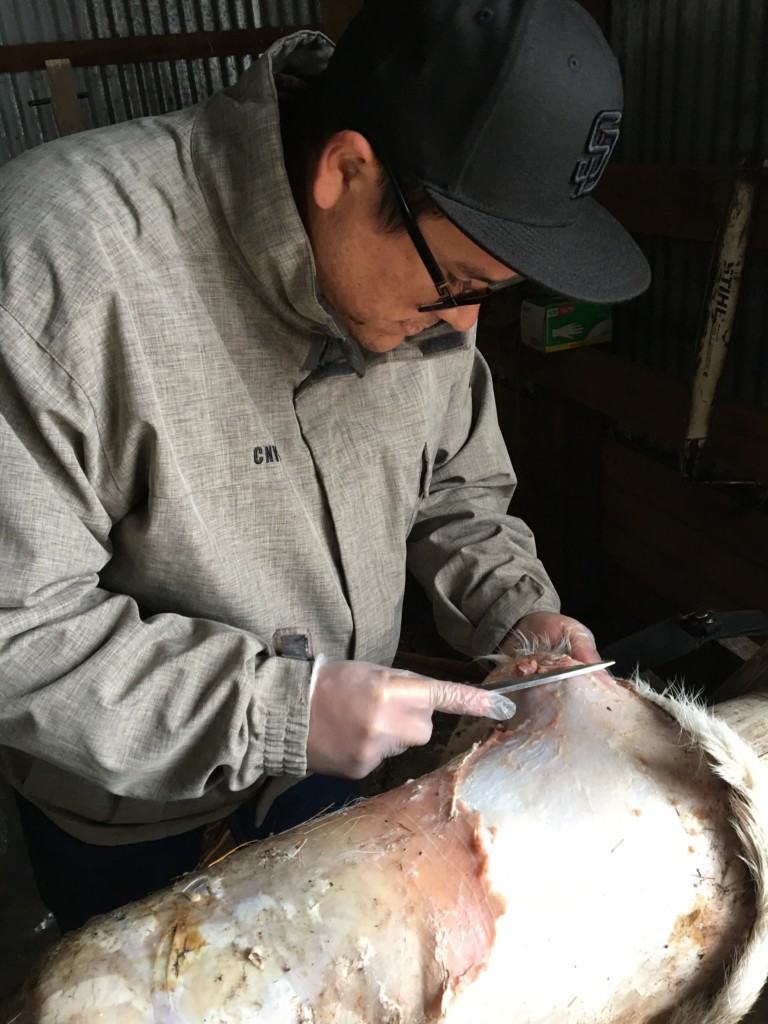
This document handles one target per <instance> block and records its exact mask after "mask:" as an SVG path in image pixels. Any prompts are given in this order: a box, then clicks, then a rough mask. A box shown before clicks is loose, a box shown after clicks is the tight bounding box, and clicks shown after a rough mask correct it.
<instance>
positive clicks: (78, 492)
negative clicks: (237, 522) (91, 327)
mask: <svg viewBox="0 0 768 1024" xmlns="http://www.w3.org/2000/svg"><path fill="white" fill-rule="evenodd" d="M0 411H1V412H2V421H1V422H0V464H1V465H2V474H3V486H2V489H0V681H1V682H0V688H1V689H2V714H0V746H2V747H6V748H12V749H13V750H16V751H21V752H24V753H26V754H27V755H30V756H31V757H33V758H38V759H41V760H43V761H46V762H48V763H50V764H53V765H56V766H59V767H61V768H65V769H66V770H67V771H69V772H71V773H73V774H75V775H77V776H78V777H81V778H84V779H86V780H89V781H90V782H92V783H95V784H98V785H99V786H102V787H104V788H105V789H107V790H108V791H109V792H111V793H114V794H116V795H118V796H128V797H133V798H136V799H143V800H152V801H158V802H160V801H163V802H165V801H175V800H183V799H187V798H195V797H197V796H199V795H201V794H204V793H206V792H208V791H209V790H210V789H212V788H213V787H224V788H225V789H226V790H229V791H231V792H240V791H241V790H244V789H246V788H248V787H249V786H250V785H252V784H253V783H254V782H256V781H257V780H258V779H259V777H260V776H261V775H262V774H264V773H267V774H271V775H280V774H290V775H302V774H303V773H304V772H305V771H306V732H307V728H308V718H309V710H308V703H307V701H308V697H307V694H308V684H309V674H310V668H311V666H310V665H309V664H308V663H307V662H301V661H294V660H291V659H288V658H282V657H275V656H271V655H273V653H274V652H272V651H271V650H270V647H269V644H268V643H267V642H266V641H264V640H262V639H259V638H258V637H257V636H254V635H253V634H250V633H248V632H246V631H244V630H241V629H235V628H230V627H227V626H226V625H223V624H221V623H218V622H214V621H210V620H203V619H194V618H185V617H183V616H180V615H174V614H157V615H153V616H149V617H146V616H143V615H142V614H141V611H140V609H139V607H138V606H137V604H136V603H135V602H134V601H133V600H132V599H131V598H130V597H128V596H125V595H122V594H117V593H110V592H108V591H106V590H104V589H101V588H100V586H99V573H100V571H101V569H102V568H103V567H104V565H105V564H106V563H107V562H108V560H109V558H110V550H111V549H110V530H111V527H112V514H111V510H110V505H114V504H115V503H116V495H117V490H116V487H115V485H114V483H111V482H110V480H109V476H108V471H107V470H106V469H105V460H104V458H103V457H102V453H101V452H100V446H99V438H98V434H97V431H96V429H95V426H94V417H93V413H92V410H91V409H90V407H89V405H88V402H87V400H86V398H85V397H84V395H83V394H82V392H81V391H80V390H79V389H78V387H77V385H76V384H75V383H74V382H73V381H72V380H71V379H70V378H69V376H68V374H67V373H66V372H65V371H64V370H63V369H62V368H61V367H59V366H58V365H57V364H56V362H55V360H53V359H52V358H51V356H50V355H49V354H48V353H45V352H41V350H40V349H39V348H37V347H36V346H35V345H34V343H33V342H32V341H31V340H30V339H29V338H27V337H26V335H24V332H23V331H22V330H21V328H20V327H19V326H18V324H16V323H15V321H14V320H13V319H12V318H11V317H10V316H8V314H6V313H5V312H0ZM94 481H98V484H96V483H94Z"/></svg>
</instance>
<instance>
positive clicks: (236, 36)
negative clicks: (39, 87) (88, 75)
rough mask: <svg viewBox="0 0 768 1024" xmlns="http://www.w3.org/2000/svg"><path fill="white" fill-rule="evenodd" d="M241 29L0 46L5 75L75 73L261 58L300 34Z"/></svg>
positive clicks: (286, 30)
mask: <svg viewBox="0 0 768 1024" xmlns="http://www.w3.org/2000/svg"><path fill="white" fill-rule="evenodd" d="M317 27H318V26H316V25H293V26H287V27H284V28H281V27H276V28H240V29H227V30H224V31H220V32H172V33H168V34H166V35H156V36H115V37H113V38H110V39H61V40H53V41H52V42H47V43H18V44H13V45H12V46H0V72H17V71H37V70H40V69H44V68H45V64H46V61H50V60H63V59H66V60H69V61H70V63H71V64H72V66H73V67H99V66H103V65H106V64H136V63H142V62H143V61H158V60H189V59H191V58H194V57H235V56H242V55H244V54H254V55H255V54H259V53H262V52H263V51H264V50H266V49H267V47H268V46H270V45H271V44H272V43H274V42H275V40H276V39H280V38H281V37H282V36H284V35H287V34H288V33H290V32H297V31H298V30H299V29H300V28H317Z"/></svg>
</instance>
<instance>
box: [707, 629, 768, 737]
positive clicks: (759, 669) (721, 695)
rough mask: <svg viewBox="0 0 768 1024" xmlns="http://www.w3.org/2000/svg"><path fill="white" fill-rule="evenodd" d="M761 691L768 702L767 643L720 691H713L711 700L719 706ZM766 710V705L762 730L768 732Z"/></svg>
mask: <svg viewBox="0 0 768 1024" xmlns="http://www.w3.org/2000/svg"><path fill="white" fill-rule="evenodd" d="M761 691H762V692H763V693H764V694H767V696H766V699H767V700H768V643H764V644H763V645H762V647H760V649H759V650H758V651H757V653H756V654H753V655H752V657H751V658H750V659H749V661H745V662H744V664H743V665H742V666H741V667H740V668H737V669H736V671H735V672H734V673H733V675H731V676H729V677H728V679H726V681H725V682H724V683H723V685H722V686H721V687H720V689H719V690H716V691H715V694H714V697H713V699H714V701H715V703H716V704H719V703H720V702H721V701H726V700H732V699H733V698H735V697H742V696H744V694H747V693H759V692H761ZM766 710H768V704H766V705H765V707H764V713H763V722H764V728H765V730H766V732H768V717H766V716H765V711H766Z"/></svg>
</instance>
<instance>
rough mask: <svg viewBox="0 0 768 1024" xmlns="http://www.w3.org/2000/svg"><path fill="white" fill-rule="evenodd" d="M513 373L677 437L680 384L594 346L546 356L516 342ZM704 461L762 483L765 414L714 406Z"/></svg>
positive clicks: (681, 415)
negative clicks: (517, 351)
mask: <svg viewBox="0 0 768 1024" xmlns="http://www.w3.org/2000/svg"><path fill="white" fill-rule="evenodd" d="M507 359H508V360H510V361H511V359H512V357H511V355H508V356H507ZM513 372H516V373H517V374H518V375H519V376H521V377H522V378H523V379H527V380H530V381H532V382H534V383H537V384H540V385H542V386H544V387H546V388H548V389H549V390H550V391H553V392H554V393H555V394H560V395H568V396H570V397H571V398H573V399H575V400H577V401H579V402H581V403H583V404H584V405H586V406H587V407H588V408H590V409H594V410H595V411H596V412H601V413H603V414H604V415H605V416H608V417H610V418H611V419H613V420H615V421H616V422H618V423H622V424H626V425H627V426H628V427H631V428H633V429H634V430H637V431H640V432H642V433H646V434H648V435H649V436H650V437H652V438H655V439H657V440H658V441H661V442H664V443H665V444H667V445H671V446H673V447H674V448H677V447H678V446H679V445H680V443H681V442H682V439H683V436H684V432H685V422H686V412H687V407H688V406H687V403H688V394H687V391H686V389H684V388H683V387H681V386H680V385H678V384H675V383H674V382H672V381H670V380H667V379H666V378H664V377H662V376H660V375H658V374H655V373H651V372H650V371H648V370H645V369H643V368H642V367H638V366H633V365H631V364H628V363H624V362H622V361H621V360H619V359H617V358H616V357H615V356H611V355H609V354H607V353H605V352H602V351H599V350H597V349H594V348H577V349H570V350H568V351H565V352H558V353H555V354H552V353H550V354H549V355H547V354H544V353H541V352H537V351H535V350H534V349H531V348H528V347H527V346H525V345H521V346H520V351H519V365H518V366H517V367H516V368H515V370H514V371H513ZM704 462H705V465H706V466H712V465H713V464H714V463H718V464H721V465H722V466H723V467H725V468H727V469H728V470H729V471H730V472H732V473H734V474H736V475H738V476H739V477H740V478H745V479H748V480H754V481H757V482H760V483H766V482H768V480H766V478H767V477H768V415H766V414H765V413H757V412H753V411H751V410H748V409H740V408H738V407H737V406H734V405H727V404H725V403H721V404H719V405H718V406H716V408H715V410H714V413H713V416H712V427H711V432H710V437H709V440H708V442H707V447H706V449H705V451H704Z"/></svg>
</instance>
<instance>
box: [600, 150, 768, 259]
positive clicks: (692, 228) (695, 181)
mask: <svg viewBox="0 0 768 1024" xmlns="http://www.w3.org/2000/svg"><path fill="white" fill-rule="evenodd" d="M735 173H736V172H735V170H734V172H733V173H728V172H727V171H708V170H702V169H697V168H690V167H687V168H686V167H663V166H657V165H653V166H652V165H650V164H649V165H631V164H616V165H615V166H614V165H611V166H609V167H607V168H606V171H605V174H604V175H603V177H602V178H601V179H600V183H599V184H598V186H597V188H596V189H595V191H594V197H595V199H597V201H598V202H599V203H601V204H602V205H603V206H605V208H606V209H607V210H609V211H610V212H611V213H612V214H613V215H614V217H616V219H617V220H619V221H620V222H621V223H622V224H623V225H624V227H625V228H626V229H627V230H628V231H631V232H634V233H635V234H642V235H658V236H661V237H666V238H683V239H687V240H688V241H691V242H712V241H714V239H715V237H716V236H717V232H718V228H719V227H720V222H721V220H722V216H723V210H724V209H725V207H726V205H727V204H728V200H729V198H730V195H731V192H732V191H733V181H734V176H735ZM766 186H768V172H767V171H763V172H762V173H761V175H760V187H759V189H758V196H757V204H756V208H755V215H754V219H753V222H752V230H751V235H750V248H755V249H767V248H768V187H766Z"/></svg>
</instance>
